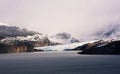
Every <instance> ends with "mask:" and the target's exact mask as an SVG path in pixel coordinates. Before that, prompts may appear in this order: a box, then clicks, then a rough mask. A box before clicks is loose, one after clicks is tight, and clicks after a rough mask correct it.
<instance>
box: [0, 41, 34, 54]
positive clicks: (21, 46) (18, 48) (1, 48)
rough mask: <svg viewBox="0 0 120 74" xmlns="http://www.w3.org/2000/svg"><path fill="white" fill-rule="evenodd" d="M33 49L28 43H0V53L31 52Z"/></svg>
mask: <svg viewBox="0 0 120 74" xmlns="http://www.w3.org/2000/svg"><path fill="white" fill-rule="evenodd" d="M33 51H34V47H33V45H32V44H31V43H29V42H17V43H16V44H4V43H0V53H21V52H33Z"/></svg>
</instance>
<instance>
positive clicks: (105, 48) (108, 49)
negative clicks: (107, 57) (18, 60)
mask: <svg viewBox="0 0 120 74" xmlns="http://www.w3.org/2000/svg"><path fill="white" fill-rule="evenodd" d="M74 50H81V51H82V52H80V54H120V41H111V42H108V41H98V42H94V43H88V44H85V45H83V46H79V47H77V48H75V49H74Z"/></svg>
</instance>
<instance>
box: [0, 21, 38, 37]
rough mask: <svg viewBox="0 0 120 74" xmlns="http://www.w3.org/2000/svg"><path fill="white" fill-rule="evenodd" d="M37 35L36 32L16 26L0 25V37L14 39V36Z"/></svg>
mask: <svg viewBox="0 0 120 74" xmlns="http://www.w3.org/2000/svg"><path fill="white" fill-rule="evenodd" d="M34 34H38V33H37V32H34V31H30V30H27V29H25V28H20V27H16V26H8V25H4V24H3V25H2V24H1V23H0V36H1V37H6V36H9V37H14V36H27V35H34Z"/></svg>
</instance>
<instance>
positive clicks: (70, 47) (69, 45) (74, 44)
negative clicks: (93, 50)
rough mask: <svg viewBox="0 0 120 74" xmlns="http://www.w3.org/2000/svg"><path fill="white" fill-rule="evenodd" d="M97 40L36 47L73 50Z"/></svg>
mask: <svg viewBox="0 0 120 74" xmlns="http://www.w3.org/2000/svg"><path fill="white" fill-rule="evenodd" d="M96 41H98V40H93V41H86V42H80V43H71V44H65V45H55V46H44V47H35V48H34V49H37V50H44V51H69V50H72V49H74V48H76V47H78V46H82V45H84V44H87V43H93V42H96Z"/></svg>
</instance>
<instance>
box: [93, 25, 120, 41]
mask: <svg viewBox="0 0 120 74" xmlns="http://www.w3.org/2000/svg"><path fill="white" fill-rule="evenodd" d="M93 35H95V36H96V38H98V39H99V38H100V39H101V38H116V37H120V24H116V25H108V26H105V27H104V28H101V29H100V30H98V31H96V32H95V33H94V34H93Z"/></svg>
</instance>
